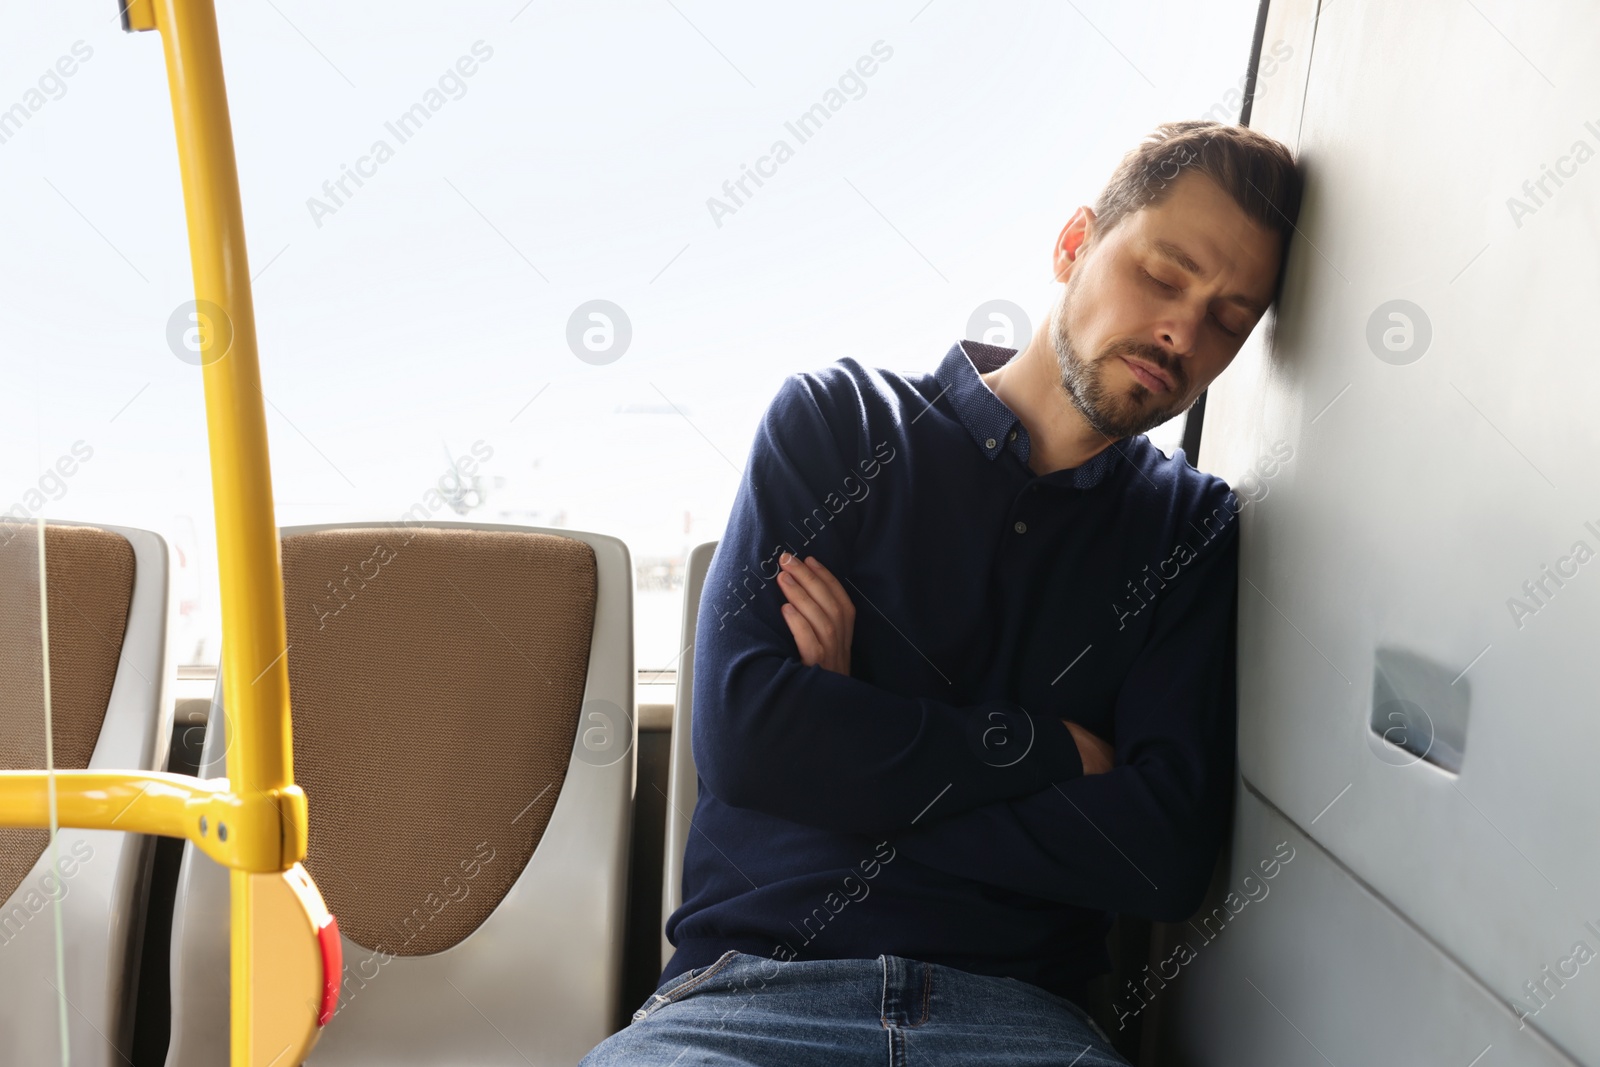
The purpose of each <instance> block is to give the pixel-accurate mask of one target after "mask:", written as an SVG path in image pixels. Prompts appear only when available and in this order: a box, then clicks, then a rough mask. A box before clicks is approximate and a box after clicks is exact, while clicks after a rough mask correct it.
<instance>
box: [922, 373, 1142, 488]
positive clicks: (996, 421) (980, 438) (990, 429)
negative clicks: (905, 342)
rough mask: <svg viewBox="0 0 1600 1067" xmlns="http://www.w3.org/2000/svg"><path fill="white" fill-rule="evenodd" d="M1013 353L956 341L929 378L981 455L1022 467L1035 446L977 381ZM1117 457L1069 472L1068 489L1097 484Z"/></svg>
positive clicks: (1097, 458) (1100, 455) (1103, 455)
mask: <svg viewBox="0 0 1600 1067" xmlns="http://www.w3.org/2000/svg"><path fill="white" fill-rule="evenodd" d="M1016 352H1017V350H1016V349H1014V348H1000V347H997V346H995V345H986V344H981V343H979V342H977V341H959V342H957V343H956V344H955V345H953V346H952V347H951V349H950V351H949V352H947V353H946V354H945V357H944V359H943V360H942V361H941V362H940V364H939V369H938V370H937V371H935V372H934V375H933V376H934V379H935V380H936V381H938V383H939V385H940V386H941V387H942V388H943V391H944V395H945V396H948V397H949V398H950V406H951V408H952V409H954V411H955V413H956V418H958V419H960V420H961V425H963V426H965V427H966V428H967V432H968V433H970V434H971V435H972V439H973V441H975V442H977V445H978V447H979V448H981V449H983V454H984V455H986V456H989V457H990V458H991V459H992V458H994V457H995V456H998V455H1000V453H1001V451H1002V450H1005V451H1009V452H1010V453H1011V454H1012V455H1014V456H1016V457H1017V459H1019V460H1020V461H1022V463H1023V464H1024V465H1026V464H1027V462H1028V456H1029V455H1030V454H1031V450H1032V447H1033V445H1032V441H1031V440H1030V438H1029V437H1028V428H1027V427H1026V426H1024V425H1022V420H1021V419H1019V418H1017V415H1016V412H1014V411H1012V410H1011V409H1010V408H1008V407H1007V406H1006V404H1005V401H1003V400H1001V399H1000V398H999V397H997V396H995V395H994V391H993V390H992V389H990V388H989V387H988V386H987V385H985V384H984V382H983V379H981V378H979V377H978V375H980V374H988V373H989V372H990V371H992V370H998V369H999V368H1001V367H1003V366H1005V365H1006V363H1008V362H1009V361H1010V360H1011V358H1012V357H1013V356H1015V355H1016ZM1117 455H1118V452H1117V450H1116V449H1115V448H1107V449H1105V450H1103V451H1101V452H1097V453H1096V454H1095V455H1094V457H1093V458H1091V459H1090V460H1089V461H1088V462H1087V463H1085V464H1083V466H1081V467H1076V468H1074V469H1073V472H1072V484H1073V485H1075V486H1076V487H1077V488H1079V489H1092V488H1093V487H1094V486H1096V485H1099V484H1100V480H1101V479H1102V478H1104V477H1105V476H1106V475H1107V474H1108V473H1110V471H1111V468H1112V467H1113V466H1115V465H1116V461H1117Z"/></svg>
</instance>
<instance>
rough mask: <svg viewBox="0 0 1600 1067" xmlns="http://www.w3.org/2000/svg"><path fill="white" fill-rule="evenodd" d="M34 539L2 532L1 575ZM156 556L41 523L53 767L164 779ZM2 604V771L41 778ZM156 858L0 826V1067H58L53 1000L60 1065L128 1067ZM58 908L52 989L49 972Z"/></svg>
mask: <svg viewBox="0 0 1600 1067" xmlns="http://www.w3.org/2000/svg"><path fill="white" fill-rule="evenodd" d="M35 529H37V528H36V527H34V526H32V525H31V524H19V523H0V553H26V554H27V556H28V558H27V559H22V558H21V557H20V556H19V557H17V558H16V559H14V560H10V561H6V563H5V567H6V568H7V569H8V570H10V568H11V566H12V564H13V563H15V564H17V565H18V566H22V567H28V566H31V567H33V568H34V573H35V574H37V567H38V562H37V546H38V538H37V536H35V535H34V534H33V532H32V531H33V530H35ZM167 552H168V550H167V543H166V541H164V540H163V539H162V538H161V537H160V536H159V535H157V534H154V533H151V532H149V531H147V530H135V529H127V528H124V527H120V526H101V525H92V524H87V523H75V522H51V523H49V524H48V525H47V526H46V527H45V529H44V555H45V587H46V597H45V602H46V609H47V614H48V625H47V627H46V630H47V633H48V637H49V668H50V670H49V674H50V705H51V707H50V710H51V726H52V729H51V734H52V740H53V745H52V748H53V755H54V765H55V766H56V767H57V768H59V769H62V770H85V769H94V770H108V771H109V770H148V771H159V770H164V769H165V767H166V761H167V750H168V747H169V745H170V744H171V732H172V706H171V703H170V701H169V699H168V696H169V687H168V678H169V675H170V674H171V660H170V656H169V652H168V635H169V632H170V627H169V621H170V616H169V612H170V610H171V605H172V603H173V601H172V598H171V596H170V589H169V583H170V575H171V568H170V564H169V559H168V555H167ZM24 595H27V594H26V593H24ZM32 595H34V596H37V586H35V587H34V591H33V593H32ZM16 607H17V609H18V610H16V611H9V610H8V611H6V612H5V613H4V617H3V618H0V768H4V769H6V770H40V769H43V768H44V766H45V751H44V679H43V672H42V670H41V667H42V666H43V663H42V658H43V657H42V656H41V655H40V648H41V646H40V636H41V635H40V633H39V619H38V613H37V611H29V610H27V606H26V605H24V604H18V605H16ZM30 649H31V651H30ZM154 846H155V839H154V838H151V837H147V836H144V835H138V834H128V833H123V832H121V831H116V830H77V829H70V828H65V829H62V830H60V831H58V833H57V837H56V841H55V846H54V848H51V847H50V834H49V831H47V830H42V829H22V828H0V899H3V900H4V901H5V904H4V906H3V909H0V1063H8V1064H10V1063H17V1064H23V1063H27V1064H44V1063H59V1062H61V1061H62V1059H63V1056H62V1050H61V1047H60V1032H59V1029H58V1027H57V1025H56V1019H57V1017H58V1014H59V1013H60V1010H61V1008H60V1001H59V997H58V990H59V992H60V993H63V994H65V997H66V1000H67V1003H68V1007H67V1009H66V1018H67V1041H68V1045H69V1048H70V1050H71V1057H72V1062H73V1063H74V1064H82V1065H85V1067H113V1065H116V1064H123V1063H126V1062H127V1057H128V1055H129V1052H130V1050H131V1049H132V1042H133V1023H134V1004H135V1001H136V997H137V994H138V988H137V987H138V973H139V961H140V945H141V940H142V937H143V933H144V911H145V898H146V895H147V893H148V891H149V879H150V870H151V862H152V860H153V858H154ZM58 902H59V907H60V908H61V929H62V933H63V945H62V947H63V951H64V954H65V963H64V967H63V970H64V973H65V985H64V987H62V986H60V985H58V979H57V973H58V972H57V968H56V922H55V915H54V911H55V908H56V907H57V905H58Z"/></svg>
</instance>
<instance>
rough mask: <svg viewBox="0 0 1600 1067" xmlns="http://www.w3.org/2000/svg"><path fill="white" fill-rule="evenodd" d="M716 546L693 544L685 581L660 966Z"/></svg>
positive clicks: (683, 835)
mask: <svg viewBox="0 0 1600 1067" xmlns="http://www.w3.org/2000/svg"><path fill="white" fill-rule="evenodd" d="M716 550H717V542H715V541H707V542H706V543H705V544H703V545H696V546H695V547H694V549H693V550H692V551H690V553H689V569H688V573H687V574H686V575H685V576H684V580H683V630H682V637H681V639H680V640H679V642H678V647H679V648H681V649H682V650H683V652H682V654H680V655H679V657H678V679H677V686H676V690H677V691H676V693H675V695H674V700H673V704H672V742H671V748H670V755H669V756H668V762H667V802H668V803H667V840H666V846H665V850H664V852H663V853H662V857H661V966H662V967H665V966H666V965H667V961H668V960H670V959H671V958H672V953H673V947H672V942H670V941H668V940H667V931H666V924H667V917H668V916H670V915H671V914H672V913H673V912H675V911H677V910H678V907H679V906H680V905H681V904H682V903H683V850H684V848H685V847H686V846H687V845H688V843H689V828H690V824H691V821H692V820H693V818H694V806H695V804H696V803H697V802H698V801H699V799H700V779H699V777H698V776H697V775H696V773H695V769H694V745H693V743H692V737H691V735H690V725H691V721H692V717H693V714H694V642H695V619H696V618H698V617H699V615H700V593H701V591H702V590H703V589H704V588H705V584H706V571H708V570H710V568H711V554H712V553H713V552H715V551H716Z"/></svg>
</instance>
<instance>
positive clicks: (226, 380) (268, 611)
mask: <svg viewBox="0 0 1600 1067" xmlns="http://www.w3.org/2000/svg"><path fill="white" fill-rule="evenodd" d="M150 6H151V12H152V14H153V15H154V21H155V23H156V26H157V28H158V29H159V30H160V31H161V38H162V45H163V50H164V52H165V55H166V62H167V81H168V85H169V87H170V89H171V93H172V117H173V122H174V124H175V126H176V129H177V138H178V161H179V164H180V166H181V169H182V174H183V199H184V209H185V212H186V214H187V217H188V228H189V254H190V258H191V259H192V261H193V264H194V288H195V301H196V305H197V312H198V314H199V316H200V319H201V323H202V333H201V350H200V354H201V363H202V374H203V376H204V382H205V394H206V427H207V434H208V437H209V441H210V446H211V486H212V493H213V495H214V498H215V502H216V520H217V570H218V572H219V574H220V577H221V587H222V632H223V636H224V642H223V646H222V653H223V656H222V660H223V661H222V677H223V699H224V702H225V705H224V706H225V707H226V708H227V713H228V720H229V721H228V738H229V746H228V756H227V762H228V780H229V783H230V786H231V791H232V792H233V793H234V794H235V795H236V796H238V797H239V798H241V799H242V800H244V801H245V802H246V803H249V802H250V801H251V800H253V799H256V798H258V797H272V798H274V799H277V798H283V797H284V796H285V794H286V793H287V792H288V791H289V790H290V789H292V787H293V781H294V769H293V766H292V762H291V761H292V748H291V742H290V733H289V730H290V721H289V673H288V666H287V664H286V662H285V653H286V652H287V643H288V642H287V637H286V633H285V623H284V614H283V575H282V571H281V567H280V563H279V556H278V528H277V522H276V519H275V516H274V514H273V506H272V474H271V469H270V466H269V464H268V459H267V426H266V412H265V409H264V405H263V398H262V394H261V375H260V368H259V365H258V363H257V358H256V331H255V309H254V305H253V303H252V300H251V295H250V271H249V264H248V260H247V257H246V255H245V240H244V219H243V214H242V212H241V210H240V206H239V177H238V170H237V167H236V164H235V161H234V154H233V129H232V124H231V122H230V121H229V118H228V98H227V90H226V87H225V86H224V84H223V77H222V55H221V50H220V48H219V46H218V42H217V20H216V12H215V10H214V9H213V7H212V3H211V0H153V3H151V5H150ZM208 319H209V320H210V321H209V322H208V321H207V320H208ZM207 326H209V328H206V327H207ZM281 811H282V815H283V819H284V823H285V830H286V832H285V833H284V834H283V835H282V836H283V842H284V846H285V847H284V853H283V855H282V856H281V857H280V863H279V869H280V870H282V869H287V868H289V867H290V866H291V865H292V864H294V863H296V862H297V861H299V860H300V859H301V858H303V856H304V854H305V839H306V832H305V807H304V803H303V799H302V800H301V802H300V803H298V804H296V803H293V802H292V801H288V800H287V799H286V801H285V802H284V803H283V804H282V805H281ZM296 822H298V825H290V824H292V823H296ZM229 876H230V879H231V899H232V922H231V924H230V925H231V928H232V936H231V943H232V959H231V966H230V976H231V985H232V1013H231V1014H232V1023H233V1025H232V1043H231V1044H232V1057H231V1058H232V1062H233V1064H234V1067H248V1064H249V1060H250V1049H251V1028H252V1025H253V1020H252V1018H251V996H250V993H251V990H250V976H251V974H252V966H251V953H252V949H253V946H252V943H251V938H250V936H249V934H250V929H251V923H250V914H251V902H252V901H251V898H252V892H251V889H252V883H251V878H250V874H249V872H248V871H245V870H240V869H237V868H235V869H232V870H230V872H229Z"/></svg>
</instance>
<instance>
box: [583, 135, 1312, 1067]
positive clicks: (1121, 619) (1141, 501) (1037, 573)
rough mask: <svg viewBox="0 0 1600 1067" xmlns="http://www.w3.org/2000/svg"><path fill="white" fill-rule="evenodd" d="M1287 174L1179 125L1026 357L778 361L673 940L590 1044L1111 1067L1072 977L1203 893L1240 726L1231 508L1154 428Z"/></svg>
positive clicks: (726, 609) (1288, 184)
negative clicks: (644, 991) (653, 983)
mask: <svg viewBox="0 0 1600 1067" xmlns="http://www.w3.org/2000/svg"><path fill="white" fill-rule="evenodd" d="M1300 187H1301V186H1300V178H1299V176H1298V173H1297V170H1296V167H1295V164H1294V161H1293V160H1292V158H1291V156H1290V153H1289V152H1288V151H1287V149H1285V148H1284V146H1283V145H1281V144H1279V143H1278V142H1276V141H1274V140H1272V139H1271V138H1268V137H1265V136H1263V135H1261V134H1259V133H1256V132H1254V131H1251V130H1249V129H1246V128H1243V127H1237V126H1224V125H1220V124H1217V123H1213V122H1180V123H1170V124H1166V125H1163V126H1161V127H1159V128H1158V129H1157V130H1156V131H1155V133H1154V134H1153V135H1151V136H1150V137H1149V138H1147V139H1146V140H1145V141H1144V143H1142V144H1141V145H1140V146H1139V147H1138V148H1136V149H1135V150H1134V151H1132V152H1130V153H1129V154H1128V156H1127V157H1126V158H1125V159H1124V160H1123V161H1122V163H1121V164H1120V165H1119V167H1118V169H1117V171H1116V173H1115V174H1114V175H1113V177H1112V179H1111V181H1110V183H1109V184H1108V185H1107V187H1106V189H1105V190H1104V191H1103V192H1102V193H1101V195H1100V197H1099V199H1098V200H1097V201H1096V204H1095V207H1094V209H1092V210H1091V209H1089V208H1087V207H1080V208H1079V209H1078V210H1077V211H1076V212H1075V213H1074V214H1073V216H1072V218H1071V219H1070V220H1069V221H1068V222H1067V224H1066V226H1065V227H1064V228H1063V229H1062V231H1061V233H1060V235H1059V236H1058V237H1057V238H1056V241H1055V245H1054V247H1053V249H1052V272H1053V275H1054V277H1055V279H1056V280H1057V281H1058V282H1059V283H1061V291H1060V296H1059V299H1058V301H1057V302H1056V304H1055V306H1054V308H1053V309H1052V313H1051V315H1050V316H1049V318H1048V321H1046V322H1044V323H1042V324H1041V325H1040V327H1039V329H1038V331H1037V332H1036V333H1035V335H1034V336H1033V337H1032V339H1031V340H1030V341H1029V342H1028V344H1027V346H1026V348H1025V350H1023V351H1022V352H1021V353H1020V354H1017V353H1014V352H1013V351H1012V350H1011V349H1006V348H996V347H992V346H989V345H983V344H977V343H974V342H971V341H964V342H960V343H958V344H956V345H954V346H953V347H951V349H950V350H949V352H948V354H947V355H946V356H945V357H944V359H943V361H942V362H941V363H940V364H939V366H938V369H937V370H936V371H935V373H933V374H931V375H911V376H906V375H901V374H896V373H891V372H888V371H881V370H870V369H868V368H866V367H863V366H862V365H861V364H860V363H858V362H856V361H855V360H853V359H849V358H846V359H841V360H839V361H838V362H837V363H835V364H833V365H831V366H829V367H828V368H826V369H824V370H822V371H820V372H817V373H813V374H798V375H795V376H794V377H791V378H790V379H788V380H787V381H786V382H785V383H784V385H783V387H782V389H781V390H780V391H779V393H778V396H777V398H776V399H775V400H774V401H773V403H772V405H771V407H770V408H769V409H768V411H767V414H766V416H765V418H764V420H763V422H762V424H761V427H760V429H759V430H758V432H757V435H756V440H755V443H754V445H753V447H752V449H751V453H750V460H749V463H748V465H747V466H746V468H745V476H744V480H743V483H742V485H741V486H740V489H739V493H738V497H737V500H736V501H735V504H734V508H733V513H732V517H731V518H730V520H729V523H728V529H727V534H726V536H725V537H724V539H723V540H722V541H721V543H720V544H719V546H718V548H717V552H716V555H715V558H714V559H713V561H712V564H711V571H710V573H709V575H708V576H707V579H706V585H705V594H704V597H703V599H702V602H701V605H700V614H699V620H698V628H697V632H696V637H697V641H696V646H695V651H694V655H695V678H696V686H695V693H694V737H693V741H694V752H695V760H696V764H697V767H698V772H699V776H700V799H699V803H698V805H697V807H696V808H695V813H694V821H693V832H692V833H691V835H690V840H689V844H688V850H687V854H686V857H685V869H684V879H683V880H684V903H683V906H682V907H681V908H679V909H678V910H677V911H676V912H675V913H674V914H673V915H672V917H671V918H670V919H669V920H668V922H667V935H668V937H669V938H670V939H671V940H672V942H673V944H675V945H676V946H677V952H676V954H675V955H674V956H673V958H672V961H671V962H670V963H669V964H668V966H667V968H666V970H665V972H664V973H663V982H662V984H661V986H660V988H659V989H658V990H657V992H656V994H655V995H653V996H652V997H651V998H650V999H649V1000H648V1001H647V1002H646V1003H645V1004H644V1005H642V1006H641V1007H640V1009H639V1011H638V1012H636V1013H635V1014H634V1017H633V1022H632V1023H631V1024H630V1025H629V1026H628V1027H627V1028H625V1029H624V1030H622V1031H621V1032H619V1033H618V1034H616V1035H613V1036H612V1037H611V1038H610V1039H608V1040H607V1041H606V1042H604V1043H603V1044H601V1045H600V1046H599V1047H598V1048H597V1049H596V1050H594V1051H593V1052H592V1053H590V1055H589V1056H588V1057H587V1058H586V1059H585V1060H584V1063H585V1064H587V1065H591V1067H601V1065H610V1064H623V1063H626V1064H648V1063H660V1064H662V1065H666V1064H673V1063H676V1064H683V1065H685V1067H686V1065H688V1064H728V1065H733V1064H752V1065H754V1064H759V1065H767V1064H782V1065H795V1067H810V1065H812V1064H817V1065H823V1064H826V1065H829V1067H838V1065H850V1064H857V1063H859V1064H879V1063H883V1062H884V1061H885V1053H886V1052H887V1054H888V1062H890V1063H891V1064H901V1063H911V1062H920V1063H929V1064H951V1065H955V1064H962V1065H966V1064H973V1063H986V1064H997V1065H1040V1067H1042V1065H1046V1064H1051V1065H1066V1064H1076V1065H1078V1067H1094V1065H1101V1064H1122V1063H1125V1062H1126V1061H1125V1060H1123V1059H1122V1058H1120V1057H1119V1056H1118V1055H1117V1053H1116V1052H1115V1051H1113V1049H1112V1048H1111V1046H1110V1043H1109V1041H1108V1040H1107V1038H1106V1037H1105V1035H1104V1033H1103V1032H1101V1031H1100V1030H1099V1029H1098V1028H1097V1027H1096V1026H1095V1025H1094V1024H1093V1023H1092V1022H1091V1021H1090V1020H1089V1016H1088V1014H1087V1013H1086V1012H1085V1011H1084V1010H1083V1008H1082V1007H1081V1006H1080V1002H1081V1001H1082V999H1083V997H1084V986H1085V982H1086V981H1087V980H1088V979H1090V978H1092V977H1094V976H1095V975H1097V974H1100V973H1103V972H1105V971H1106V970H1107V969H1108V967H1109V957H1108V955H1107V951H1106V946H1105V936H1106V932H1107V930H1108V928H1109V926H1110V921H1111V916H1112V914H1114V913H1118V912H1123V913H1128V914H1133V915H1140V916H1146V917H1149V918H1153V919H1157V920H1165V921H1176V920H1181V919H1183V918H1185V917H1187V916H1188V915H1189V914H1190V913H1191V912H1192V911H1193V910H1194V909H1195V908H1196V907H1197V906H1198V904H1199V903H1200V900H1201V898H1202V896H1203V895H1204V892H1205V888H1206V885H1207V883H1208V881H1209V877H1210V874H1211V870H1212V866H1213V863H1214V861H1215V857H1216V853H1217V849H1218V847H1219V843H1220V839H1221V836H1222V834H1223V832H1224V829H1225V826H1224V822H1225V818H1226V810H1227V804H1228V801H1229V795H1230V791H1231V788H1232V780H1233V748H1234V735H1233V728H1234V654H1235V646H1234V610H1235V601H1236V590H1235V583H1236V579H1237V554H1238V534H1237V527H1238V523H1237V522H1236V521H1234V517H1235V515H1236V513H1237V511H1238V509H1239V503H1238V500H1237V498H1235V497H1234V495H1233V494H1232V492H1231V491H1230V490H1229V489H1228V486H1227V485H1226V484H1225V483H1224V482H1223V481H1222V480H1221V479H1218V478H1215V477H1212V476H1210V475H1205V474H1201V473H1200V472H1198V471H1196V470H1194V469H1193V468H1192V467H1190V466H1189V465H1188V464H1187V463H1186V462H1185V460H1184V459H1183V457H1181V456H1177V457H1174V458H1172V459H1168V458H1166V457H1165V456H1163V455H1162V454H1161V453H1160V451H1159V450H1158V449H1156V448H1155V447H1154V446H1153V445H1151V444H1150V441H1149V439H1148V438H1146V437H1145V436H1143V435H1144V432H1145V431H1146V430H1148V429H1150V428H1151V427H1154V426H1156V425H1158V424H1160V423H1162V422H1165V421H1166V420H1168V419H1170V418H1172V417H1173V416H1175V415H1178V414H1180V413H1182V412H1183V411H1185V410H1187V409H1188V408H1189V406H1190V405H1191V404H1192V403H1193V402H1194V401H1195V399H1196V398H1197V397H1198V396H1199V395H1200V394H1201V392H1203V391H1204V390H1205V388H1206V386H1207V385H1209V384H1210V383H1211V381H1212V380H1213V379H1214V378H1216V376H1217V375H1218V374H1220V373H1221V372H1222V370H1223V369H1224V368H1225V367H1226V366H1227V365H1228V363H1229V362H1230V361H1231V360H1232V359H1233V357H1234V355H1235V354H1236V353H1237V352H1238V350H1239V348H1240V346H1241V345H1242V344H1243V343H1244V339H1245V337H1246V336H1247V335H1248V334H1249V333H1250V331H1251V330H1252V329H1253V328H1254V326H1255V324H1256V322H1257V321H1258V320H1259V319H1260V317H1261V316H1262V315H1263V314H1264V313H1265V311H1266V310H1267V308H1268V306H1269V305H1270V303H1271V302H1272V301H1273V300H1274V299H1275V298H1276V296H1277V293H1278V291H1279V288H1280V286H1281V276H1282V264H1283V260H1284V255H1285V253H1286V251H1287V244H1288V237H1289V235H1290V234H1291V233H1292V231H1293V224H1294V219H1295V217H1296V215H1297V213H1298V210H1299V201H1300ZM680 1057H681V1058H680Z"/></svg>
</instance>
